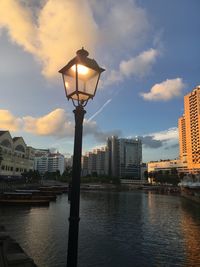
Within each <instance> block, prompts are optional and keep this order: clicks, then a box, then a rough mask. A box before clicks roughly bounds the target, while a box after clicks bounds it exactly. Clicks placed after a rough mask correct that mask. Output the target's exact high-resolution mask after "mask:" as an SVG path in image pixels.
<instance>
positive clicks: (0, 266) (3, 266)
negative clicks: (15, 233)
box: [0, 226, 37, 267]
mask: <svg viewBox="0 0 200 267" xmlns="http://www.w3.org/2000/svg"><path fill="white" fill-rule="evenodd" d="M11 266H12V267H37V265H36V264H35V263H34V261H33V260H32V259H31V258H30V257H29V256H28V255H27V254H26V253H25V252H24V250H23V249H22V248H21V247H20V245H19V244H18V243H17V242H16V241H15V240H14V239H12V238H11V237H10V236H9V234H8V233H7V232H6V230H5V228H4V227H3V226H0V267H11Z"/></svg>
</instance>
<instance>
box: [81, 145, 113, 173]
mask: <svg viewBox="0 0 200 267" xmlns="http://www.w3.org/2000/svg"><path fill="white" fill-rule="evenodd" d="M88 174H89V175H94V174H97V175H108V150H107V148H106V147H102V148H100V149H94V150H93V151H92V152H87V153H86V154H85V155H84V156H82V176H86V175H88Z"/></svg>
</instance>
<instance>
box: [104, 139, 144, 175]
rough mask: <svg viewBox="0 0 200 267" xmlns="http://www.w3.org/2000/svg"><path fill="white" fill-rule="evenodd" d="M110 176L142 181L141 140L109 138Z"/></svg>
mask: <svg viewBox="0 0 200 267" xmlns="http://www.w3.org/2000/svg"><path fill="white" fill-rule="evenodd" d="M107 147H108V151H109V174H110V175H111V176H117V177H120V178H130V179H140V165H141V162H142V142H141V140H139V139H126V138H117V137H116V136H112V137H110V138H108V141H107Z"/></svg>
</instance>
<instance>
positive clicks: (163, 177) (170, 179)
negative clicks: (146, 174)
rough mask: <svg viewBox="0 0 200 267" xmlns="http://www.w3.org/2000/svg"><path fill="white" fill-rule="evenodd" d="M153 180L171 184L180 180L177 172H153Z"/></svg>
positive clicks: (175, 183)
mask: <svg viewBox="0 0 200 267" xmlns="http://www.w3.org/2000/svg"><path fill="white" fill-rule="evenodd" d="M154 180H155V182H156V183H159V184H166V183H167V184H172V185H177V184H178V183H179V182H180V177H179V176H178V174H174V173H159V172H157V173H154Z"/></svg>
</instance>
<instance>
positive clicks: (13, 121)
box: [0, 109, 22, 131]
mask: <svg viewBox="0 0 200 267" xmlns="http://www.w3.org/2000/svg"><path fill="white" fill-rule="evenodd" d="M21 123H22V120H21V119H20V118H17V117H15V116H14V115H12V113H11V112H10V111H9V110H6V109H1V110H0V129H3V130H9V131H18V130H19V129H20V128H21Z"/></svg>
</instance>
